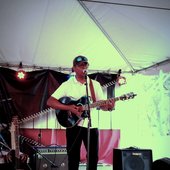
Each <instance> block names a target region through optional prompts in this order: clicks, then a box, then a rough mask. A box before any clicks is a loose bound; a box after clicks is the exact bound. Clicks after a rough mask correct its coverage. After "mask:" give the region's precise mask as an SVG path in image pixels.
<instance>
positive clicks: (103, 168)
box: [79, 164, 113, 170]
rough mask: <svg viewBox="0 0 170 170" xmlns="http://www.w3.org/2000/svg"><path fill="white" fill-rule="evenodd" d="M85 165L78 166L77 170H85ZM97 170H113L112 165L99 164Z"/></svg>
mask: <svg viewBox="0 0 170 170" xmlns="http://www.w3.org/2000/svg"><path fill="white" fill-rule="evenodd" d="M86 168H87V167H86V165H85V164H80V166H79V170H86ZM97 170H113V167H112V165H103V164H99V165H98V166H97Z"/></svg>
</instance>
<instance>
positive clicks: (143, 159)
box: [113, 148, 152, 170]
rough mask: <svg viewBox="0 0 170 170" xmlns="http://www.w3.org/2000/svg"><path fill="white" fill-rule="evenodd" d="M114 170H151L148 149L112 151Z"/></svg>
mask: <svg viewBox="0 0 170 170" xmlns="http://www.w3.org/2000/svg"><path fill="white" fill-rule="evenodd" d="M113 169H114V170H151V169H152V151H151V150H150V149H145V150H143V149H128V148H127V149H113Z"/></svg>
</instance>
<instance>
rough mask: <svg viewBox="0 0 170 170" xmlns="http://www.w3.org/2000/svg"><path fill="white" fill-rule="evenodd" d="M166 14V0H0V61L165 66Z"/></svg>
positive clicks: (132, 68) (169, 26)
mask: <svg viewBox="0 0 170 170" xmlns="http://www.w3.org/2000/svg"><path fill="white" fill-rule="evenodd" d="M169 18H170V1H169V0H161V1H159V0H149V1H148V0H141V1H134V0H133V1H132V0H121V1H120V0H119V1H118V0H99V1H92V0H91V1H90V0H79V1H78V0H64V1H63V0H29V1H23V0H13V1H11V0H0V66H7V67H12V66H14V67H18V65H19V63H20V62H22V64H23V66H27V67H32V68H52V69H58V70H64V69H67V68H68V69H69V68H71V66H72V60H73V58H74V57H75V56H77V55H85V56H87V57H88V58H89V61H90V68H89V69H90V70H96V71H107V72H115V71H117V70H119V69H122V71H123V72H137V71H139V70H145V69H147V68H151V69H147V70H146V71H147V74H148V73H149V72H148V71H149V70H151V71H152V72H154V73H157V70H160V68H161V69H163V71H169V68H170V63H169V61H170V58H169V56H170V48H169V44H170V31H169V30H170V20H169ZM152 66H156V69H155V68H154V67H152ZM158 66H159V67H158Z"/></svg>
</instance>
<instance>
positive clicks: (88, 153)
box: [85, 71, 91, 170]
mask: <svg viewBox="0 0 170 170" xmlns="http://www.w3.org/2000/svg"><path fill="white" fill-rule="evenodd" d="M85 80H86V84H85V85H86V104H87V106H88V110H86V115H87V118H88V127H87V128H88V129H87V168H86V170H89V157H90V127H91V116H90V102H89V94H88V83H87V72H86V71H85Z"/></svg>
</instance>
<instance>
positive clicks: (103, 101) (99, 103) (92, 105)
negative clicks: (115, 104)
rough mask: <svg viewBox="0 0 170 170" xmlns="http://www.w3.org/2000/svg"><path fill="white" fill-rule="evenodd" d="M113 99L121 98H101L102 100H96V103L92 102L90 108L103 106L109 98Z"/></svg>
mask: <svg viewBox="0 0 170 170" xmlns="http://www.w3.org/2000/svg"><path fill="white" fill-rule="evenodd" d="M111 99H114V100H115V101H118V100H120V98H119V97H116V98H110V99H108V100H100V101H97V102H95V103H92V104H90V108H96V107H99V106H102V105H104V104H107V102H108V101H109V100H111ZM85 107H87V106H85Z"/></svg>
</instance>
